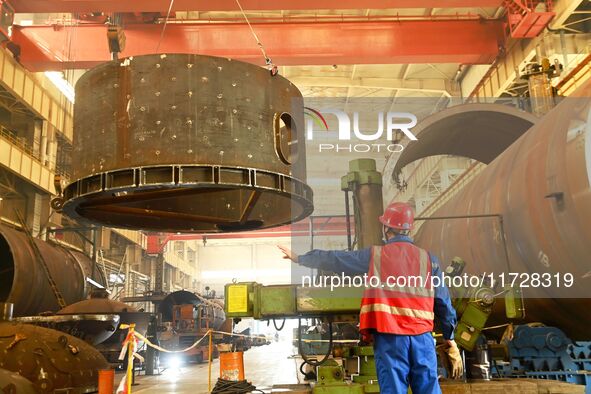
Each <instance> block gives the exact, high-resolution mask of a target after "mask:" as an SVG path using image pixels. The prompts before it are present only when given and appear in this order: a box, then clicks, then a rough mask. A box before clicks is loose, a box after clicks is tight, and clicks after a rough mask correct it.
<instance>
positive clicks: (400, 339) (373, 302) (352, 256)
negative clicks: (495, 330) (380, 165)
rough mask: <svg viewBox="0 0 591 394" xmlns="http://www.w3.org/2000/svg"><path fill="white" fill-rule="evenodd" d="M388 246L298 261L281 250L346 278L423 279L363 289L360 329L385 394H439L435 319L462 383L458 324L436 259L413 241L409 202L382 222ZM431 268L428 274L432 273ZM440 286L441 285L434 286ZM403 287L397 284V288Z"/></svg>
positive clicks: (396, 207)
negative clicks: (456, 333) (371, 349)
mask: <svg viewBox="0 0 591 394" xmlns="http://www.w3.org/2000/svg"><path fill="white" fill-rule="evenodd" d="M379 220H380V222H381V223H382V224H383V233H384V237H385V240H386V241H385V245H384V246H373V247H371V248H366V249H362V250H356V251H327V250H312V251H310V252H308V253H306V254H304V255H301V256H298V255H297V254H295V253H293V252H292V251H291V250H290V249H288V248H285V247H282V246H279V248H280V249H281V250H282V251H283V253H284V255H285V256H284V258H286V259H291V260H292V261H294V262H295V263H297V264H300V265H303V266H305V267H309V268H316V269H321V270H325V271H332V272H335V273H344V274H346V275H363V274H366V273H367V275H368V277H371V276H377V277H379V278H380V281H381V283H387V280H386V279H387V278H388V277H391V278H396V277H402V276H406V278H407V279H408V280H410V278H411V277H413V276H414V277H415V278H418V275H420V277H421V278H424V279H425V280H424V282H423V286H421V285H420V282H419V281H418V280H415V282H416V284H417V286H416V287H411V286H403V287H401V286H400V285H398V286H393V285H392V286H391V285H390V284H388V285H387V286H385V287H382V286H377V287H375V288H371V287H368V288H366V289H365V293H364V296H363V300H362V303H361V312H360V315H359V321H360V323H359V330H360V332H361V334H362V335H363V336H364V337H369V338H372V339H373V347H374V354H375V362H376V369H377V373H378V383H379V385H380V392H381V393H382V394H406V393H407V392H408V386H409V385H410V387H411V389H412V392H413V393H416V394H432V393H433V394H435V393H441V388H440V387H439V382H438V380H437V356H436V352H435V343H434V340H433V336H432V331H433V320H434V317H436V318H437V319H438V321H439V324H440V328H441V331H442V333H443V338H444V345H443V346H444V348H445V353H447V355H448V358H449V364H450V365H451V368H450V369H451V371H450V374H451V376H452V377H453V378H459V377H461V376H462V374H463V364H462V360H461V356H460V352H459V350H458V347H457V345H456V343H455V341H454V329H455V326H456V323H457V319H456V312H455V310H454V308H453V307H452V305H451V299H450V295H449V291H448V289H447V288H446V287H445V286H444V285H443V281H439V282H441V284H440V285H438V286H437V287H435V288H434V287H433V286H432V284H433V283H432V281H430V280H429V279H428V278H429V275H428V274H427V273H430V275H431V276H432V277H435V276H437V277H439V278H441V277H442V273H441V269H440V268H439V262H438V259H437V258H436V257H435V256H434V255H432V254H430V253H428V252H427V251H425V250H423V249H421V248H419V247H417V246H415V245H413V242H412V239H411V238H410V236H409V233H410V230H412V228H413V224H414V213H413V210H412V208H411V207H410V206H409V205H408V204H405V203H392V204H390V205H389V206H388V207H387V209H386V211H385V212H384V214H383V215H382V216H380V217H379ZM429 267H430V269H429ZM435 282H437V281H435ZM399 283H403V282H402V281H397V282H396V284H399Z"/></svg>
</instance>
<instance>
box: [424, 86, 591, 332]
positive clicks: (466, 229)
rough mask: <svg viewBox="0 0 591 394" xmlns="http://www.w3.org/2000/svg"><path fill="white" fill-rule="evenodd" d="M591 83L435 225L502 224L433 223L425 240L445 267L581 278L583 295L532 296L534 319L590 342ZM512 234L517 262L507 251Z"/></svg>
mask: <svg viewBox="0 0 591 394" xmlns="http://www.w3.org/2000/svg"><path fill="white" fill-rule="evenodd" d="M590 97H591V83H589V82H588V83H586V84H585V85H584V86H583V87H581V88H580V90H579V91H578V92H576V94H575V95H574V96H573V97H568V98H566V99H564V100H563V101H562V102H561V103H560V104H559V105H558V106H557V107H556V108H555V109H554V110H552V111H551V112H550V113H548V114H547V115H546V116H545V117H544V118H542V119H541V120H539V121H538V122H537V123H536V125H535V126H533V127H532V128H531V129H530V130H529V131H528V132H526V133H525V134H524V135H523V136H522V137H521V138H520V139H519V140H518V141H516V142H515V143H514V144H513V145H511V146H510V147H509V148H508V149H507V150H506V151H505V152H504V153H502V154H501V155H500V156H499V157H498V158H497V159H496V160H494V161H493V162H492V163H491V164H490V165H489V166H488V167H487V168H486V169H484V170H483V171H482V173H480V174H479V175H478V176H477V177H476V178H475V179H474V180H473V181H472V182H471V183H469V184H468V185H466V186H465V187H464V188H463V189H462V190H461V191H460V192H459V193H458V194H457V195H456V196H454V197H453V198H452V199H451V200H450V201H449V202H447V203H445V204H444V205H443V206H442V207H441V208H440V209H439V210H437V211H436V212H435V213H434V214H433V217H438V216H439V217H441V216H461V215H482V214H499V215H501V216H502V219H503V227H502V228H501V222H500V220H499V219H498V218H462V219H446V220H428V221H427V222H425V223H424V225H423V226H422V228H421V229H420V232H419V234H418V235H417V237H416V241H417V243H418V244H419V245H420V246H422V247H425V248H428V249H430V250H431V251H433V252H434V253H436V254H437V255H439V257H440V258H441V259H442V262H443V263H444V264H447V262H449V261H451V259H452V258H453V257H454V256H460V257H462V258H463V259H464V260H466V262H467V271H468V272H470V273H474V274H480V273H483V272H487V273H490V272H494V273H502V272H515V273H530V274H532V273H540V274H543V273H550V274H555V273H572V274H573V276H574V285H573V286H572V287H570V288H569V287H566V286H565V284H564V282H563V283H562V284H560V285H557V284H556V281H554V282H553V283H554V284H553V285H551V286H549V287H544V286H534V285H535V284H534V283H531V285H530V287H529V288H524V289H523V291H524V297H525V308H526V319H527V321H540V322H543V323H545V324H548V325H554V326H557V327H559V328H561V329H562V330H564V331H565V332H566V333H567V334H568V335H570V336H571V337H572V338H575V339H581V338H588V333H589V326H591V318H589V314H588V313H586V310H587V309H588V308H589V305H591V303H590V302H591V300H590V299H589V298H590V296H591V293H589V289H590V288H591V287H590V285H591V275H590V274H589V273H590V267H589V263H588V261H589V256H590V255H591V188H590V182H591V181H590V180H591V178H590V176H591V109H590V102H591V100H590ZM503 230H504V233H505V242H506V246H507V251H508V259H507V258H506V256H505V252H504V247H503V237H502V234H503Z"/></svg>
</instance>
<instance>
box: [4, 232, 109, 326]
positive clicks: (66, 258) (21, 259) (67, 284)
mask: <svg viewBox="0 0 591 394" xmlns="http://www.w3.org/2000/svg"><path fill="white" fill-rule="evenodd" d="M35 243H36V244H37V246H38V248H39V250H40V252H41V254H42V255H43V257H44V259H45V262H46V264H47V266H48V268H49V271H50V272H51V274H52V276H53V279H54V280H55V282H56V284H57V287H58V289H59V291H60V292H61V294H62V296H63V297H64V300H65V301H66V303H68V304H71V303H74V302H77V301H80V300H83V299H85V298H86V296H87V294H88V293H89V291H90V287H89V286H90V285H89V284H88V283H87V281H86V278H87V277H91V271H92V262H91V260H90V259H89V258H88V257H86V256H85V255H84V254H82V253H79V252H76V251H70V250H67V249H65V248H62V247H60V246H56V245H52V244H49V243H47V242H44V241H42V240H39V239H35ZM41 264H42V263H41V262H40V261H38V260H37V258H36V257H35V253H34V251H33V250H32V248H31V244H30V242H29V241H28V239H27V235H26V234H25V233H23V232H21V231H18V230H14V229H12V228H9V227H6V226H1V225H0V302H8V303H13V304H14V316H31V315H36V314H38V313H41V312H47V311H51V312H55V311H57V310H58V309H59V305H58V302H57V300H56V298H55V296H54V294H53V292H52V291H51V287H50V285H49V282H48V280H47V276H46V275H45V272H44V271H43V268H42V266H41ZM92 278H93V280H94V281H96V282H98V283H101V284H104V283H105V280H104V278H103V276H102V274H100V272H99V270H98V269H96V270H95V273H94V276H93V277H92ZM32 290H34V291H32Z"/></svg>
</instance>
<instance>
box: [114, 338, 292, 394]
mask: <svg viewBox="0 0 591 394" xmlns="http://www.w3.org/2000/svg"><path fill="white" fill-rule="evenodd" d="M292 349H293V347H292V344H291V342H272V343H271V344H269V345H265V346H260V347H255V348H252V349H250V350H248V351H247V352H245V353H244V372H245V377H246V379H247V380H248V381H250V382H251V383H252V384H254V385H255V386H256V387H257V388H258V389H261V390H263V391H265V392H270V391H271V387H272V386H273V385H274V384H295V383H298V377H297V375H298V373H297V367H298V366H297V365H296V361H295V360H294V359H293V358H288V357H289V356H290V355H291V354H292ZM219 373H220V364H219V360H214V361H213V363H212V368H211V380H212V386H213V385H215V382H216V380H217V378H218V377H219ZM118 379H119V377H118ZM207 380H208V364H207V363H203V364H189V365H184V366H182V367H181V368H180V369H179V370H178V371H173V370H166V371H164V372H163V373H162V374H161V375H159V376H138V377H136V383H138V384H137V385H136V386H134V387H133V389H132V394H135V393H142V394H156V393H157V394H162V393H187V394H189V393H191V394H202V393H208V392H209V391H208V385H207Z"/></svg>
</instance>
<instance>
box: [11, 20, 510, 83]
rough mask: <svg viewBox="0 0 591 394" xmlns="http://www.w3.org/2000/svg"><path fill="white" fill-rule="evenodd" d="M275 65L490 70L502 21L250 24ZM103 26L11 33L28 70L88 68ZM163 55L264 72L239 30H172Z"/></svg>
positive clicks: (141, 37) (156, 32)
mask: <svg viewBox="0 0 591 394" xmlns="http://www.w3.org/2000/svg"><path fill="white" fill-rule="evenodd" d="M254 28H255V30H256V32H257V35H258V36H259V38H260V40H261V42H262V43H263V44H264V46H265V49H266V51H267V53H268V55H269V56H270V57H271V58H272V59H273V61H274V62H275V63H276V64H277V65H287V66H289V65H330V64H394V63H398V64H410V63H463V64H485V63H491V62H492V61H493V60H494V59H495V57H496V56H497V54H498V52H499V47H500V46H501V45H503V42H504V35H503V26H502V22H501V21H490V20H489V21H483V20H430V21H413V20H406V21H370V22H324V23H312V22H310V23H261V24H256V25H254ZM161 32H162V25H161V24H149V25H148V24H137V25H128V26H126V27H125V34H126V37H127V40H126V41H127V43H126V48H125V51H124V52H123V53H122V56H137V55H142V54H149V53H154V52H156V48H157V46H158V42H159V41H160V36H161ZM106 37H107V28H106V26H105V25H94V24H92V25H91V24H88V25H85V24H80V25H77V26H70V27H64V26H14V28H13V38H12V40H13V41H14V42H15V43H16V44H18V45H20V47H21V56H20V61H21V63H22V64H23V65H24V66H25V67H26V68H28V69H29V70H31V71H47V70H61V69H64V68H89V67H92V66H95V65H97V64H99V63H102V62H105V61H108V60H109V59H110V55H109V52H108V47H107V39H106ZM159 52H162V53H200V54H204V55H213V56H221V57H231V58H234V59H237V60H242V61H246V62H251V63H255V64H259V65H263V64H264V61H263V57H262V55H261V52H260V50H259V48H258V46H257V45H256V43H255V40H254V38H253V36H252V34H251V33H250V31H249V30H248V26H247V25H246V24H243V23H230V24H228V23H226V24H220V23H216V24H214V23H187V24H180V23H176V24H175V23H171V24H168V25H167V27H166V32H165V35H164V39H163V40H162V42H161V44H160V48H159Z"/></svg>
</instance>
